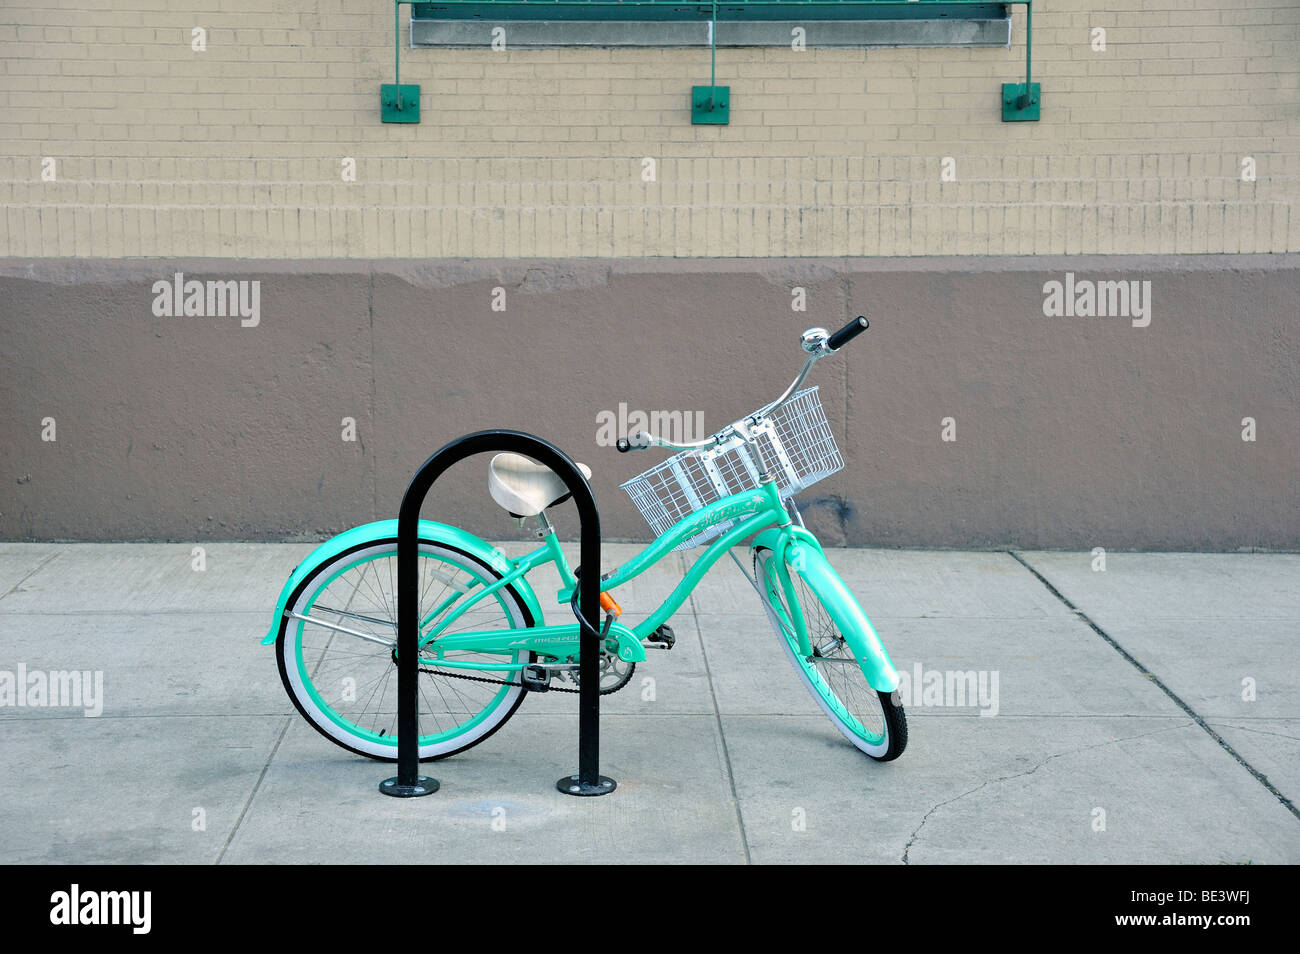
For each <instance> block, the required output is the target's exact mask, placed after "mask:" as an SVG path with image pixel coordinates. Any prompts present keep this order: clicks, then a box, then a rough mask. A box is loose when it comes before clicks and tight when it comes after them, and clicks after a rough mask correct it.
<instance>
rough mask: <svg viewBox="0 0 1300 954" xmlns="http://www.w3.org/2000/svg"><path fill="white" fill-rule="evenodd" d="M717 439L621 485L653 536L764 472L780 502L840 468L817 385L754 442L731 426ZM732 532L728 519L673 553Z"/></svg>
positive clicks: (749, 485)
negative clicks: (777, 491)
mask: <svg viewBox="0 0 1300 954" xmlns="http://www.w3.org/2000/svg"><path fill="white" fill-rule="evenodd" d="M719 434H722V435H726V439H725V440H723V441H722V443H720V444H717V445H715V446H713V447H710V448H708V449H706V450H689V451H682V452H681V453H679V454H674V455H673V456H672V457H669V458H668V459H667V460H665V461H663V463H660V464H657V465H656V466H654V467H651V468H650V469H649V470H647V471H646V472H645V473H643V474H641V475H640V476H637V477H633V478H632V479H631V480H629V481H627V483H625V484H622V487H623V489H624V490H626V491H627V495H628V496H629V497H631V498H632V502H633V503H634V504H636V507H637V509H638V510H640V511H641V515H642V516H643V517H645V519H646V522H647V523H649V524H650V529H651V530H653V531H654V533H655V535H656V536H658V535H660V534H662V533H664V531H666V530H668V529H669V528H670V527H672V526H674V525H675V524H677V523H678V522H680V521H681V520H682V518H684V517H685V516H687V515H688V514H690V513H693V512H695V511H696V510H702V509H703V508H704V507H707V506H708V505H709V504H711V503H713V502H714V501H716V500H721V499H722V498H723V497H726V496H729V495H731V494H738V493H741V492H743V491H746V490H753V489H755V488H756V487H758V483H759V478H760V477H761V476H762V475H763V471H764V470H765V469H770V470H771V471H772V474H773V475H774V476H775V477H776V482H777V487H778V488H779V489H780V492H781V497H782V499H789V498H790V497H793V496H794V495H795V494H797V493H799V492H800V491H801V490H804V489H805V488H807V487H811V486H812V485H813V484H815V483H817V481H819V480H821V479H822V478H824V477H829V476H830V475H831V474H833V473H835V472H836V471H837V470H842V469H843V468H844V458H843V457H841V456H840V449H839V447H838V446H836V444H835V435H834V434H832V433H831V429H830V425H829V424H828V423H827V422H826V411H825V410H824V409H823V408H822V402H821V398H819V397H818V395H817V388H816V387H811V388H805V389H804V390H802V391H799V392H797V393H796V394H795V395H794V397H792V398H791V399H790V400H789V402H787V403H786V404H784V405H782V406H781V407H780V408H779V409H777V411H776V412H775V413H773V414H772V415H771V416H770V417H767V418H765V419H764V421H763V423H762V424H760V425H759V426H758V427H757V428H755V429H753V436H752V437H746V436H745V435H744V433H743V432H741V431H739V430H738V429H737V427H736V425H734V424H733V425H729V426H728V427H727V428H726V429H724V430H723V431H720V432H719ZM731 526H732V521H729V520H728V521H724V522H723V523H718V524H714V525H713V526H712V527H709V528H708V529H707V530H705V531H703V532H702V533H699V534H697V535H695V536H694V537H691V538H690V539H689V540H687V541H685V542H684V543H682V544H680V545H678V546H677V547H676V549H678V550H688V549H690V548H691V547H698V546H700V545H701V544H703V543H707V542H708V541H709V540H712V539H713V538H714V537H716V536H718V535H719V534H722V533H725V532H726V531H727V530H728V529H729V528H730V527H731Z"/></svg>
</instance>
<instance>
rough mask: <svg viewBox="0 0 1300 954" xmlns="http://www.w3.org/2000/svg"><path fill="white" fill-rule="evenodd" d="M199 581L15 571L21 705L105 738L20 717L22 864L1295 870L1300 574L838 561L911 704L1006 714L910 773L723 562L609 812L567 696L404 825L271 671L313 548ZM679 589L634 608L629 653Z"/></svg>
mask: <svg viewBox="0 0 1300 954" xmlns="http://www.w3.org/2000/svg"><path fill="white" fill-rule="evenodd" d="M205 549H206V560H207V568H206V570H205V571H203V572H196V571H194V570H193V569H191V547H190V546H189V545H168V544H103V545H63V544H0V679H3V672H4V671H8V672H10V673H16V672H17V671H18V667H19V666H20V665H21V666H25V667H26V670H27V671H28V672H33V671H50V670H98V671H102V672H103V680H104V682H103V695H104V702H103V713H102V715H100V716H99V717H97V718H87V717H85V716H84V715H83V713H82V711H81V710H80V709H73V708H33V707H17V706H5V707H3V708H0V722H3V724H4V727H3V730H2V732H0V740H2V741H0V756H2V758H3V764H4V766H5V771H4V772H3V773H0V861H3V862H188V863H211V862H218V861H220V862H227V863H230V862H345V863H375V862H403V863H411V862H434V863H455V862H520V861H545V862H601V863H614V862H737V863H740V862H746V861H753V862H883V863H898V862H904V863H911V864H918V863H932V862H941V863H942V862H949V863H954V862H955V863H968V862H977V863H983V862H1083V863H1093V862H1100V863H1111V862H1127V863H1147V862H1151V863H1155V862H1174V863H1180V862H1192V863H1195V862H1209V863H1218V862H1229V863H1244V862H1253V863H1296V862H1300V820H1298V818H1297V816H1296V814H1295V812H1294V810H1293V809H1291V808H1289V807H1287V805H1286V804H1284V800H1286V801H1287V802H1291V803H1294V802H1296V801H1297V800H1300V664H1298V663H1297V659H1298V658H1300V653H1298V652H1297V644H1296V638H1297V634H1298V633H1300V555H1291V554H1269V555H1264V554H1228V555H1225V554H1127V553H1112V554H1109V555H1108V557H1107V563H1106V569H1105V571H1104V572H1095V571H1094V570H1093V558H1092V556H1091V555H1090V554H1088V553H1060V552H1051V553H1033V552H1024V553H1014V554H1012V553H1000V552H989V553H985V552H917V551H898V550H833V551H830V555H831V558H832V562H833V563H834V564H835V566H836V567H837V569H839V571H840V573H841V574H842V575H843V576H844V578H845V579H846V581H847V582H848V583H849V585H850V586H851V587H852V588H853V589H854V591H855V592H856V593H857V594H858V597H859V598H860V600H861V601H862V603H863V605H864V607H865V608H866V610H867V612H868V614H869V615H871V617H872V618H873V620H874V621H875V623H876V627H877V629H878V630H879V631H880V634H881V636H882V638H883V639H884V641H885V644H886V645H887V646H888V648H889V650H890V653H891V655H892V656H893V659H894V662H895V663H896V665H897V666H898V668H899V669H900V671H903V672H904V673H906V674H908V678H909V680H913V681H914V680H915V679H916V675H917V673H918V672H919V673H920V675H921V682H922V684H923V685H926V684H928V683H929V681H930V678H933V677H930V674H931V673H940V674H947V673H960V672H971V671H973V672H975V673H976V674H977V678H979V677H982V678H984V679H985V683H984V684H985V686H986V688H987V690H988V693H987V695H986V698H985V700H983V704H981V700H975V702H976V704H974V705H969V704H968V705H965V706H961V707H957V706H954V705H952V704H951V703H952V702H953V701H954V700H953V699H952V698H948V699H944V698H942V694H941V693H937V692H934V693H929V694H927V693H924V692H920V691H913V692H911V694H910V695H911V698H910V702H911V704H910V706H909V708H908V710H907V715H908V722H909V726H910V730H911V741H910V744H909V746H908V749H907V752H906V753H905V754H904V755H903V757H902V758H901V759H899V760H898V761H897V762H894V763H891V764H888V765H880V764H877V763H874V762H872V761H870V760H868V759H867V758H866V757H864V756H862V755H861V754H859V753H858V752H857V751H856V750H855V749H853V748H852V747H851V746H849V745H848V743H847V742H845V741H844V740H843V739H842V738H841V737H840V735H839V734H838V733H837V732H836V730H835V729H834V728H833V727H832V726H831V724H830V723H829V722H828V721H827V720H826V718H825V717H824V716H822V715H821V714H820V712H819V711H818V710H817V708H816V707H815V704H814V702H813V701H812V699H811V698H810V697H809V696H808V694H807V692H806V691H805V689H804V688H803V687H802V686H801V685H800V683H799V681H798V678H797V676H796V674H795V673H794V671H793V670H792V669H791V667H790V664H789V663H788V661H787V659H786V657H785V655H784V653H783V652H782V651H781V649H780V648H779V646H778V644H777V641H776V637H775V635H774V634H773V632H772V630H771V628H770V625H769V623H768V621H767V619H766V617H765V616H764V614H763V611H762V608H761V606H760V605H759V603H758V601H757V599H756V597H755V595H754V593H753V591H752V589H750V588H749V587H748V585H747V584H746V582H745V581H744V579H743V578H742V577H741V575H740V573H739V571H737V570H736V568H735V567H734V566H732V565H731V564H730V562H729V561H724V562H723V563H720V564H719V565H718V567H716V568H715V569H714V570H713V572H712V573H711V574H710V575H709V577H708V578H707V579H706V581H705V583H704V585H703V586H702V587H701V588H700V589H699V590H698V591H697V592H696V594H695V596H694V597H693V598H692V600H691V601H690V602H688V603H687V604H686V606H685V607H683V609H682V610H681V611H680V612H679V613H678V615H677V616H676V617H675V618H674V619H673V626H674V629H675V630H676V633H677V639H678V641H677V646H676V648H675V649H674V650H673V651H672V652H670V653H656V654H652V655H651V658H650V659H649V660H648V661H647V663H645V664H643V666H642V667H641V668H639V669H638V671H637V676H636V679H635V680H634V681H633V683H632V685H630V686H629V687H628V688H626V689H625V690H623V691H622V692H620V693H617V694H615V695H613V696H609V697H606V699H605V700H604V702H605V705H604V706H603V712H604V714H605V715H604V718H603V738H602V770H603V771H604V772H605V773H606V774H609V775H612V776H613V777H615V778H616V779H617V780H618V782H619V790H618V792H617V793H616V794H614V795H613V796H610V797H606V798H600V799H574V798H569V797H566V796H563V795H561V794H559V793H558V792H556V791H555V789H554V787H553V786H554V782H555V780H556V779H557V778H558V777H559V776H560V775H561V774H563V773H565V772H567V771H571V770H573V769H575V768H576V764H577V736H576V727H577V719H576V711H577V709H576V697H575V696H560V695H557V694H554V693H552V694H549V695H544V696H536V695H534V696H530V697H529V698H528V699H526V700H525V702H524V705H523V706H522V707H521V709H520V710H519V712H518V713H517V714H516V715H515V717H514V718H513V719H512V720H511V721H510V722H509V723H508V724H507V725H506V726H505V727H504V728H503V729H502V730H501V731H500V732H498V733H497V734H496V735H494V736H493V737H492V738H490V739H488V740H487V741H486V742H484V743H483V744H481V745H479V746H477V747H476V748H473V749H471V750H469V751H468V752H465V753H463V754H461V755H458V756H456V757H454V758H452V759H449V760H446V761H442V762H437V763H432V764H431V765H429V766H427V767H426V770H427V771H428V772H429V774H433V775H435V776H436V777H438V778H439V779H440V780H441V782H442V786H443V787H442V791H441V792H439V793H438V794H436V795H434V796H431V797H428V798H422V799H413V800H409V801H405V800H398V799H391V798H384V797H383V796H381V795H380V794H379V793H378V791H377V790H376V787H377V785H378V783H379V781H380V780H381V779H382V778H384V777H386V776H387V775H391V774H392V769H391V766H389V765H384V764H380V763H377V762H371V761H368V760H366V759H363V758H360V757H354V756H351V755H349V754H348V753H346V752H344V751H343V750H342V749H339V748H337V747H335V746H333V745H331V744H330V743H329V742H327V741H326V740H325V739H323V738H321V737H320V736H319V735H317V734H316V732H315V731H314V730H312V728H311V727H310V726H309V725H307V723H306V722H305V721H303V719H302V718H301V717H300V716H299V715H298V714H297V712H296V711H295V710H294V709H293V706H292V704H291V703H290V702H289V699H288V697H287V696H286V695H285V692H284V690H283V688H282V687H281V685H280V679H279V675H278V672H277V669H276V662H275V655H274V651H273V650H272V649H271V648H269V647H261V646H259V645H258V641H259V640H260V639H261V637H262V636H263V634H264V633H265V632H266V629H267V627H268V625H269V624H270V614H271V610H272V609H273V607H274V603H275V599H276V596H277V594H278V592H279V588H280V585H281V583H282V582H283V580H284V579H285V577H286V576H287V575H288V573H289V572H290V571H291V570H292V568H293V567H294V566H295V565H296V564H297V563H298V561H299V560H300V559H302V557H303V556H305V555H306V554H307V553H308V552H310V550H311V549H312V547H311V546H310V545H242V544H218V543H213V544H207V545H205ZM503 549H505V550H506V551H507V552H510V553H517V552H522V547H521V546H519V545H516V544H504V545H503ZM637 549H638V548H636V547H633V546H628V545H607V546H606V548H605V563H606V565H607V566H612V565H614V564H616V563H618V562H620V561H621V560H624V559H626V558H627V557H629V556H630V555H631V554H632V553H634V552H636V551H637ZM690 555H691V554H687V556H690ZM682 565H683V564H682V562H681V561H680V559H677V558H674V559H672V560H667V561H665V562H664V563H663V564H661V565H660V566H659V567H658V568H656V570H655V571H653V572H652V573H650V574H648V575H647V577H646V578H644V580H643V581H638V582H637V583H636V584H635V585H633V586H629V587H626V588H625V589H624V590H620V592H619V594H618V595H619V598H620V600H621V602H622V603H623V605H624V607H625V609H627V610H628V612H629V614H630V616H631V617H632V618H633V619H635V618H636V614H637V613H638V612H641V613H644V612H645V611H646V610H647V609H648V608H650V607H651V606H652V605H654V602H655V601H656V600H657V599H658V598H661V597H662V596H664V595H666V594H667V592H668V591H669V590H670V589H671V587H672V586H673V584H674V583H675V582H676V581H677V580H678V579H680V574H681V571H682ZM537 589H538V593H539V596H540V597H541V598H542V600H543V605H544V606H547V601H548V600H549V599H550V598H551V594H552V593H553V585H552V581H550V580H545V579H543V580H542V581H540V582H539V584H538V587H537ZM646 677H651V678H653V680H654V682H653V689H654V692H653V698H648V696H649V695H650V693H648V692H645V691H644V687H643V683H642V680H643V679H644V678H646ZM994 677H996V680H997V681H996V683H994V682H993V681H992V680H993V679H994ZM994 686H996V690H997V691H996V693H994V692H993V691H992V690H993V688H994ZM963 701H965V702H967V703H970V702H971V701H972V700H970V699H966V700H963ZM944 703H948V704H944ZM1220 740H1221V741H1220Z"/></svg>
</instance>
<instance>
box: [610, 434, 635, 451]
mask: <svg viewBox="0 0 1300 954" xmlns="http://www.w3.org/2000/svg"><path fill="white" fill-rule="evenodd" d="M614 446H615V447H617V448H618V452H619V453H620V454H626V453H627V452H628V451H630V450H631V449H632V445H631V444H630V443H628V439H627V438H626V437H620V438H619V439H618V442H617V443H616V444H615V445H614Z"/></svg>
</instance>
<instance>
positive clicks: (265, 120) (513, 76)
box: [0, 0, 1300, 258]
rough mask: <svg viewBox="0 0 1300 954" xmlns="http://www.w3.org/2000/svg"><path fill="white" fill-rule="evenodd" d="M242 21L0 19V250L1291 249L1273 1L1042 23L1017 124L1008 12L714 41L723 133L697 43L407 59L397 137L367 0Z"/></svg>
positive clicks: (9, 5) (1298, 110)
mask: <svg viewBox="0 0 1300 954" xmlns="http://www.w3.org/2000/svg"><path fill="white" fill-rule="evenodd" d="M263 6H264V5H261V4H257V3H254V2H252V0H212V2H196V0H179V2H177V0H53V2H42V3H39V4H37V3H35V2H33V0H3V7H2V8H0V68H2V70H3V72H0V202H2V204H3V213H0V256H14V257H58V256H75V257H123V256H151V257H157V256H166V257H170V256H229V257H243V258H259V257H289V258H319V257H388V256H392V257H459V256H473V257H516V256H520V257H534V256H542V257H546V256H555V257H571V256H643V255H664V256H791V255H800V256H837V255H939V254H965V255H969V254H1057V253H1092V252H1096V253H1210V252H1283V251H1300V2H1297V0H1231V2H1230V0H1148V2H1141V0H1132V2H1121V0H1047V2H1040V4H1039V5H1038V6H1037V8H1036V10H1035V18H1034V51H1033V52H1034V78H1035V80H1037V81H1041V82H1042V84H1043V118H1042V121H1041V122H1038V123H1010V124H1004V123H1002V122H1001V121H1000V112H999V109H1000V107H999V93H1000V84H1001V83H1002V82H1007V81H1014V80H1017V79H1021V78H1023V70H1024V29H1023V26H1024V25H1023V15H1022V14H1019V13H1018V14H1017V17H1016V22H1015V30H1014V41H1013V44H1012V47H1011V48H1010V49H957V50H951V49H949V50H933V49H929V50H917V49H902V50H872V51H865V52H864V51H807V52H802V53H796V52H793V51H790V50H785V49H746V50H727V49H724V50H720V51H719V53H718V75H719V82H721V83H728V84H730V85H731V88H732V121H731V125H730V126H725V127H696V126H692V125H691V124H690V117H689V113H688V108H687V95H688V91H689V87H690V86H691V84H692V83H699V82H707V77H708V54H707V51H706V50H703V49H701V50H690V51H682V50H677V51H667V50H617V51H612V50H580V49H565V50H546V51H508V52H505V53H493V52H491V51H489V50H481V51H479V50H461V51H448V50H428V49H422V50H406V49H404V50H403V55H402V79H403V81H405V82H412V83H419V84H421V87H422V93H423V101H422V110H423V115H424V121H423V122H422V123H421V124H420V125H416V126H410V125H407V126H398V125H384V124H382V123H381V122H380V121H379V109H378V90H379V85H380V84H381V83H383V82H391V81H392V69H393V63H392V54H393V49H392V41H393V37H392V7H391V6H390V5H389V4H388V3H387V2H375V0H371V2H367V3H362V2H357V0H349V2H347V3H344V2H342V0H322V2H310V3H309V2H307V0H279V2H277V3H275V4H273V5H272V6H273V7H274V9H272V10H270V11H267V10H265V9H261V8H262V7H263ZM403 17H404V18H405V14H403ZM196 26H201V27H204V28H205V29H206V30H207V31H208V36H207V41H208V48H207V51H206V52H202V53H199V52H194V51H192V50H191V48H190V36H191V34H190V31H191V29H192V28H193V27H196ZM1093 27H1104V28H1105V29H1106V31H1107V47H1108V48H1107V50H1106V52H1104V53H1098V52H1093V51H1092V49H1091V47H1090V42H1089V40H1090V36H1089V34H1090V30H1091V29H1092V28H1093ZM1247 156H1249V157H1252V158H1253V159H1254V161H1255V167H1256V175H1257V178H1256V180H1255V181H1243V179H1242V175H1241V161H1242V159H1243V157H1247ZM44 157H50V158H52V159H53V160H54V162H55V170H56V173H57V179H56V180H55V181H44V180H43V178H42V160H43V158H44ZM344 157H352V158H354V159H355V160H356V165H357V180H356V181H355V182H344V181H342V176H341V169H342V165H341V164H342V160H343V158H344ZM944 157H951V158H952V159H953V161H954V163H955V172H956V181H954V182H942V181H941V175H940V173H941V163H942V161H943V159H944ZM647 158H649V159H653V160H654V162H655V176H654V181H652V182H645V181H643V177H642V172H643V168H644V160H645V159H647Z"/></svg>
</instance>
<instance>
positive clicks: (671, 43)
mask: <svg viewBox="0 0 1300 954" xmlns="http://www.w3.org/2000/svg"><path fill="white" fill-rule="evenodd" d="M497 27H504V28H505V29H506V39H507V43H508V44H509V47H510V48H511V49H516V50H517V49H548V48H549V49H554V48H557V47H661V48H662V47H667V48H673V47H698V46H708V45H709V33H710V30H711V28H712V23H711V22H710V21H707V20H706V21H703V22H699V21H680V20H679V21H670V20H630V21H629V20H621V21H620V20H568V19H563V20H531V19H530V20H514V19H511V20H493V19H488V18H487V17H482V18H474V19H445V20H412V21H411V45H412V46H415V47H442V48H453V49H464V48H483V47H487V46H488V45H490V44H491V42H492V37H493V33H492V31H493V30H494V29H495V28H497ZM796 27H802V28H803V29H804V30H805V31H806V34H805V43H806V45H807V46H808V48H809V49H870V48H874V47H957V46H1002V47H1005V46H1009V45H1010V43H1011V20H1010V18H999V19H987V20H984V19H980V20H976V19H966V18H960V19H958V18H954V19H936V20H919V19H917V20H818V19H811V18H809V19H799V20H794V19H787V20H731V21H722V20H720V21H719V23H718V35H717V45H718V46H719V47H724V48H725V47H772V46H786V47H788V46H789V45H790V40H791V37H792V35H793V33H792V31H793V30H794V29H795V28H796Z"/></svg>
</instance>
